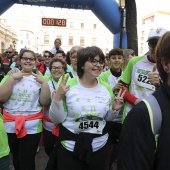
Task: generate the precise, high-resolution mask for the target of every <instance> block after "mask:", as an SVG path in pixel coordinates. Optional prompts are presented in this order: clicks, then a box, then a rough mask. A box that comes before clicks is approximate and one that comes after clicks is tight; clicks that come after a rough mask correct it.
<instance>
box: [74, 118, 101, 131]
mask: <svg viewBox="0 0 170 170" xmlns="http://www.w3.org/2000/svg"><path fill="white" fill-rule="evenodd" d="M74 123H75V129H74V130H75V132H78V133H80V132H88V133H93V134H102V131H103V128H104V124H103V118H101V117H97V116H86V117H80V118H77V119H76V120H75V122H74Z"/></svg>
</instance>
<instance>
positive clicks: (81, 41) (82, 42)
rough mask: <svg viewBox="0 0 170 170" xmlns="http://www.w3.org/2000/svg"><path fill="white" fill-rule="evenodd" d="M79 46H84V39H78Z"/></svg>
mask: <svg viewBox="0 0 170 170" xmlns="http://www.w3.org/2000/svg"><path fill="white" fill-rule="evenodd" d="M80 46H84V37H80Z"/></svg>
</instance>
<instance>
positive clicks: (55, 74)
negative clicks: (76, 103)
mask: <svg viewBox="0 0 170 170" xmlns="http://www.w3.org/2000/svg"><path fill="white" fill-rule="evenodd" d="M66 68H67V65H66V62H65V60H64V59H62V58H58V57H54V58H53V59H52V61H51V63H50V65H49V69H50V72H51V76H45V77H44V78H45V79H46V81H47V83H48V85H49V87H50V91H51V93H52V92H53V91H54V90H56V86H57V84H58V80H59V78H60V77H61V76H62V75H63V74H65V72H66ZM43 135H44V149H45V152H46V154H47V155H48V156H50V154H51V152H52V150H53V148H54V145H55V143H56V141H57V139H58V135H59V128H58V124H54V123H53V122H52V121H51V119H50V118H49V106H44V119H43Z"/></svg>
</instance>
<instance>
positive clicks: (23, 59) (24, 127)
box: [0, 50, 50, 170]
mask: <svg viewBox="0 0 170 170" xmlns="http://www.w3.org/2000/svg"><path fill="white" fill-rule="evenodd" d="M19 61H20V64H21V67H22V70H21V72H18V73H13V74H11V75H8V76H6V77H5V78H4V79H3V80H2V81H1V84H0V101H1V102H3V103H4V105H3V107H4V109H3V118H4V122H5V123H4V125H5V128H6V132H7V134H8V141H9V146H10V150H11V153H12V155H13V164H14V168H15V170H19V169H24V170H35V155H36V151H37V148H38V145H39V141H40V137H41V132H42V118H43V113H42V106H43V105H48V104H49V101H50V89H49V86H48V84H47V83H46V81H45V79H44V78H43V77H42V76H40V75H35V74H33V73H32V69H33V68H34V66H35V63H36V56H35V54H34V52H33V51H31V50H24V51H22V52H21V53H20V54H19Z"/></svg>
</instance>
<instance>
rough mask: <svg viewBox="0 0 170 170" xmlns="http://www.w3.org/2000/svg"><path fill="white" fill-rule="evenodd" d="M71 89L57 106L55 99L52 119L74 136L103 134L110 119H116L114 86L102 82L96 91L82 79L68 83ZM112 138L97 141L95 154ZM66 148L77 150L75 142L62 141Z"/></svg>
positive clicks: (52, 107) (104, 137)
mask: <svg viewBox="0 0 170 170" xmlns="http://www.w3.org/2000/svg"><path fill="white" fill-rule="evenodd" d="M67 84H69V85H70V90H69V91H68V92H67V93H66V95H65V100H63V101H61V102H59V103H57V102H55V101H54V100H52V104H51V107H50V117H51V119H52V120H53V122H55V123H61V122H60V121H62V120H64V121H63V122H62V125H63V126H64V127H66V128H67V129H68V130H69V131H71V132H72V133H80V132H89V133H93V134H102V130H103V128H104V127H105V125H106V120H107V121H108V120H110V121H111V120H113V119H114V118H115V117H116V116H117V115H115V114H114V113H113V111H112V99H113V93H112V89H111V88H110V86H109V85H108V84H107V83H105V82H103V81H102V80H98V84H97V85H96V86H95V87H93V88H85V87H83V86H82V85H81V84H80V83H79V78H78V77H77V78H73V79H70V80H69V81H68V83H67ZM64 115H65V117H64ZM107 139H108V135H107V134H106V135H103V136H101V137H97V138H94V139H93V142H92V147H93V151H97V150H98V149H100V148H102V147H103V146H104V145H105V144H106V142H107ZM62 144H63V146H64V147H65V148H66V149H68V150H70V151H73V149H74V145H75V141H62Z"/></svg>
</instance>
